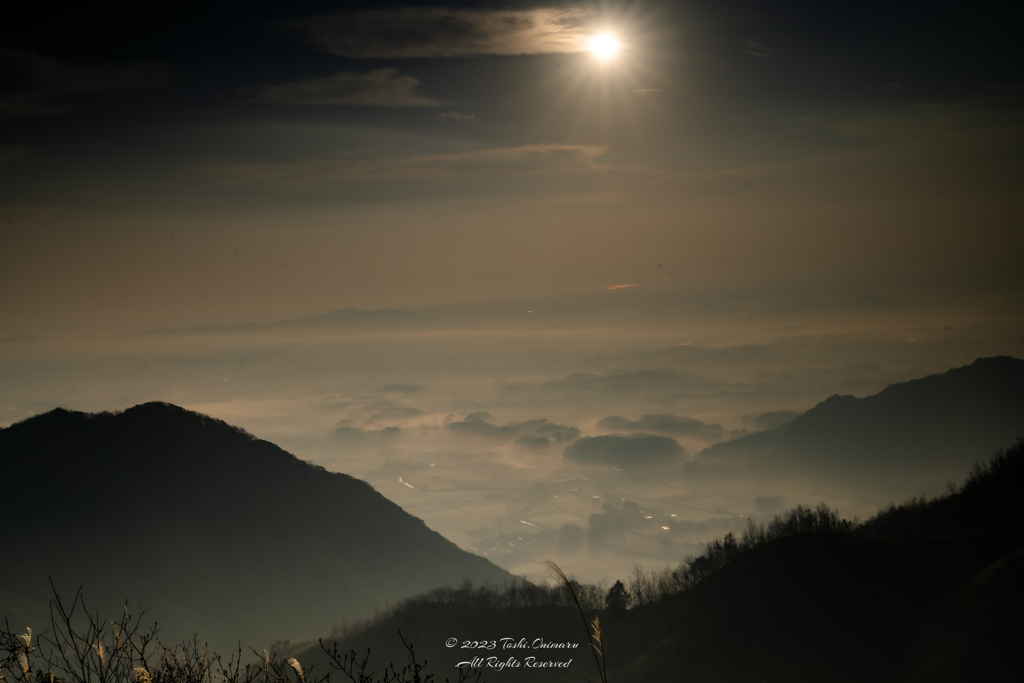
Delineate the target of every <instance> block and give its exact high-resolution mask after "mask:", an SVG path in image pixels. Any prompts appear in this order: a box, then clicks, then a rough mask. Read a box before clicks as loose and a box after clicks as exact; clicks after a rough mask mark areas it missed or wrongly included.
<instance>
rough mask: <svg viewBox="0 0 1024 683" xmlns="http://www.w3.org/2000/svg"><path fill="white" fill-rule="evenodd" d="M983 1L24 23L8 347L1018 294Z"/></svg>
mask: <svg viewBox="0 0 1024 683" xmlns="http://www.w3.org/2000/svg"><path fill="white" fill-rule="evenodd" d="M997 6H998V5H997V4H995V3H990V4H988V5H979V6H977V7H976V8H974V9H973V10H972V11H971V12H966V13H965V12H964V11H963V8H962V6H961V5H958V4H953V3H912V2H911V3H896V4H895V5H894V4H893V3H872V2H867V3H864V2H861V3H856V4H852V3H838V4H837V3H828V5H827V7H826V6H823V7H809V6H807V5H806V3H796V2H758V3H753V2H690V3H684V2H679V3H658V2H636V3H630V2H626V3H583V4H549V5H537V4H526V3H515V2H511V3H462V4H459V3H452V4H447V5H444V6H440V5H431V4H422V3H404V4H401V5H388V4H381V3H364V4H359V3H336V2H335V3H326V2H322V3H317V2H307V3H289V4H288V5H287V6H286V7H283V6H280V5H279V4H278V3H219V4H216V5H210V4H208V3H178V4H175V5H174V6H166V7H156V8H153V7H149V6H147V7H144V8H143V7H141V6H140V7H139V8H137V9H135V10H127V11H125V10H121V9H117V10H115V9H112V8H111V9H95V8H93V7H84V6H83V7H80V8H70V9H65V10H61V11H60V12H52V11H50V10H48V9H46V8H34V7H32V6H28V5H26V6H24V7H21V8H17V9H15V10H13V11H12V12H13V15H12V16H13V20H11V21H6V22H5V26H4V28H3V29H0V30H2V31H3V37H2V44H3V50H2V52H0V70H2V71H0V73H2V78H3V81H2V83H3V90H2V92H3V94H2V95H0V117H2V121H3V125H2V129H0V178H2V182H0V229H2V231H3V233H2V234H3V236H4V238H3V239H4V243H5V245H6V247H7V248H5V249H3V253H2V255H0V270H2V273H3V274H2V275H0V277H2V278H3V280H2V282H3V287H2V293H0V297H2V299H0V305H2V307H3V309H4V311H5V315H4V316H3V319H2V320H0V334H3V335H5V336H10V335H18V334H29V335H43V336H45V335H52V334H72V335H74V334H88V333H96V334H102V333H109V332H127V331H132V330H138V329H144V328H147V327H161V326H188V325H194V324H224V323H241V322H246V321H250V320H259V321H270V320H274V319H280V318H286V317H294V316H296V315H312V314H317V313H322V312H324V311H327V310H333V309H339V308H347V307H355V308H364V309H372V308H382V307H388V308H403V307H408V306H417V305H432V304H444V303H451V302H456V301H487V300H509V299H515V298H518V297H521V296H524V295H525V296H541V297H549V296H564V295H578V294H582V293H586V292H592V291H594V290H595V289H596V288H599V287H603V286H613V285H622V284H637V285H638V286H641V287H645V288H647V289H658V290H662V291H678V292H692V291H695V290H706V289H715V290H721V289H744V290H752V289H757V290H779V289H785V288H787V287H788V288H795V289H800V288H804V289H807V288H832V289H834V290H835V291H837V292H839V293H841V294H842V295H849V296H851V297H852V296H856V295H860V294H862V293H864V292H865V291H870V292H872V293H877V294H887V293H889V292H896V291H903V290H914V291H918V292H920V291H934V290H941V291H943V292H946V293H963V292H970V293H979V292H984V293H986V294H990V295H995V296H1002V297H1003V298H1011V299H1012V298H1013V297H1014V296H1019V295H1020V294H1021V292H1020V286H1019V284H1018V280H1017V278H1016V277H1015V272H1016V262H1017V260H1018V258H1017V257H1018V256H1019V254H1020V249H1021V235H1022V231H1021V230H1019V224H1020V216H1021V212H1020V208H1021V207H1020V192H1019V186H1020V182H1019V181H1020V163H1019V162H1020V158H1021V130H1022V128H1021V106H1020V104H1021V98H1020V95H1021V92H1022V90H1021V88H1022V87H1024V86H1022V85H1021V80H1020V79H1021V74H1020V69H1019V66H1020V58H1019V56H1018V55H1017V54H1016V53H1015V51H1014V49H1013V44H1014V40H1013V35H1012V34H1011V30H1012V29H1011V28H1010V27H1011V26H1012V23H1013V22H1012V21H1011V20H1010V15H1009V14H1006V13H1005V12H1009V10H999V9H997ZM1000 12H1004V14H1000ZM965 15H966V16H965ZM603 33H606V34H610V35H613V36H615V39H616V40H617V41H618V42H619V43H620V44H621V50H620V51H619V52H618V54H616V55H615V56H614V58H612V59H609V60H607V61H603V60H601V59H599V58H597V57H596V56H595V55H594V53H592V52H591V51H590V50H589V49H588V46H589V42H588V41H589V39H590V38H591V37H592V36H593V35H597V34H603ZM658 264H663V265H662V266H661V267H659V266H658ZM670 272H671V276H670V275H669V273H670Z"/></svg>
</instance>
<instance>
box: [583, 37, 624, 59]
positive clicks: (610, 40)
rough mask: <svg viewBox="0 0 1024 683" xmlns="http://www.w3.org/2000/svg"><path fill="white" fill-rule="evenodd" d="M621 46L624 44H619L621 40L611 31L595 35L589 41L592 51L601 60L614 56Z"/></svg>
mask: <svg viewBox="0 0 1024 683" xmlns="http://www.w3.org/2000/svg"><path fill="white" fill-rule="evenodd" d="M620 47H622V46H621V45H620V44H619V41H617V40H616V39H615V36H613V35H611V34H609V33H602V34H600V35H597V36H593V37H592V38H591V39H590V42H589V48H590V51H591V52H593V53H594V55H595V56H596V57H597V58H598V59H601V60H608V59H611V58H612V57H614V56H615V53H617V52H618V51H619V48H620Z"/></svg>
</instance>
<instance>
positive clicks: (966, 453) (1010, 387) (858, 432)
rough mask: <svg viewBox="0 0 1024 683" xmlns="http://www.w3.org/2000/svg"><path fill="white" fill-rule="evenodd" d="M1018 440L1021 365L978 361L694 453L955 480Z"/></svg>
mask: <svg viewBox="0 0 1024 683" xmlns="http://www.w3.org/2000/svg"><path fill="white" fill-rule="evenodd" d="M1021 435H1024V360H1020V359H1017V358H1013V357H1011V356H995V357H990V358H979V359H977V360H975V361H974V362H973V363H971V364H970V365H965V366H962V367H959V368H952V369H950V370H948V371H946V372H944V373H939V374H933V375H928V376H926V377H922V378H919V379H914V380H910V381H907V382H900V383H897V384H892V385H889V386H888V387H886V388H885V389H883V390H882V391H880V392H878V393H877V394H873V395H871V396H867V397H864V398H856V397H854V396H850V395H845V396H844V395H839V394H835V395H833V396H830V397H828V398H826V399H825V400H824V401H821V402H820V403H818V404H817V405H815V406H814V407H813V408H811V409H810V410H808V411H806V412H805V413H803V414H802V415H800V416H798V417H796V418H795V419H793V420H792V421H790V422H788V423H786V424H783V425H780V426H778V427H775V428H774V429H770V430H766V431H763V432H758V433H755V434H750V435H747V436H743V437H740V438H738V439H734V440H732V441H727V442H723V443H719V444H715V445H713V446H709V447H708V448H706V449H704V450H702V451H701V452H699V453H698V454H697V456H696V458H695V460H694V463H696V464H695V465H694V464H693V463H690V464H689V465H690V471H691V472H694V473H696V472H700V471H701V468H702V467H710V468H716V467H717V468H718V469H719V470H721V469H722V468H723V467H725V466H726V465H728V466H733V467H746V466H749V467H751V468H752V469H754V470H757V471H760V472H770V471H773V470H774V469H778V468H786V467H798V468H799V469H801V470H804V471H808V472H815V473H828V472H830V471H831V472H833V473H846V474H849V473H858V472H860V473H863V472H864V471H865V470H866V468H868V467H873V468H877V469H878V474H889V473H902V472H903V471H905V470H915V471H916V470H919V469H920V468H922V467H932V468H934V469H935V470H936V472H939V473H942V474H943V475H944V476H955V475H956V474H957V473H958V472H960V471H962V470H963V468H964V467H969V466H970V465H971V464H972V463H973V462H974V461H975V460H977V459H979V458H982V457H984V455H985V454H986V453H989V452H991V451H993V450H994V449H995V448H997V447H998V446H999V445H1000V444H1002V443H1007V442H1012V441H1013V440H1014V439H1016V438H1017V437H1019V436H1021Z"/></svg>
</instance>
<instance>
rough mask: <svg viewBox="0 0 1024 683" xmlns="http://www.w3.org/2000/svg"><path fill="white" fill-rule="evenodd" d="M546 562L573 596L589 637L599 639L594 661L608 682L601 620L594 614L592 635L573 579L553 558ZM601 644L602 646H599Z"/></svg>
mask: <svg viewBox="0 0 1024 683" xmlns="http://www.w3.org/2000/svg"><path fill="white" fill-rule="evenodd" d="M544 564H545V565H547V568H548V569H549V570H550V571H551V573H552V574H554V575H555V577H556V578H557V579H558V580H559V581H560V582H561V584H562V585H563V586H565V589H566V590H567V591H569V595H570V596H571V597H572V601H573V602H574V603H576V610H577V611H578V612H579V613H580V619H581V620H583V630H584V632H586V634H587V636H588V642H589V638H593V639H594V640H596V641H597V645H594V644H593V643H591V645H593V648H594V663H595V664H597V673H598V675H599V676H601V683H608V662H607V660H606V659H605V647H604V633H603V632H602V631H601V622H600V621H599V620H598V618H597V615H594V622H593V628H594V635H593V636H591V635H590V628H589V627H588V626H587V618H586V616H584V615H583V606H582V605H581V604H580V599H579V597H578V596H577V595H576V589H575V588H574V587H573V585H572V581H570V580H569V577H568V576H566V575H565V572H563V571H562V568H561V567H559V566H558V565H557V564H555V563H554V562H552V561H551V560H544ZM598 645H600V647H598Z"/></svg>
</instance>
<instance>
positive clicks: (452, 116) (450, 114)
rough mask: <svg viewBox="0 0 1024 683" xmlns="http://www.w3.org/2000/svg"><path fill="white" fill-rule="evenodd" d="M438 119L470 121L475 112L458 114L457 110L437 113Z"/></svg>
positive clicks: (474, 116) (473, 117)
mask: <svg viewBox="0 0 1024 683" xmlns="http://www.w3.org/2000/svg"><path fill="white" fill-rule="evenodd" d="M437 118H439V119H451V120H453V121H472V120H473V119H475V118H476V114H460V113H459V112H457V111H449V112H445V113H444V114H438V115H437Z"/></svg>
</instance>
